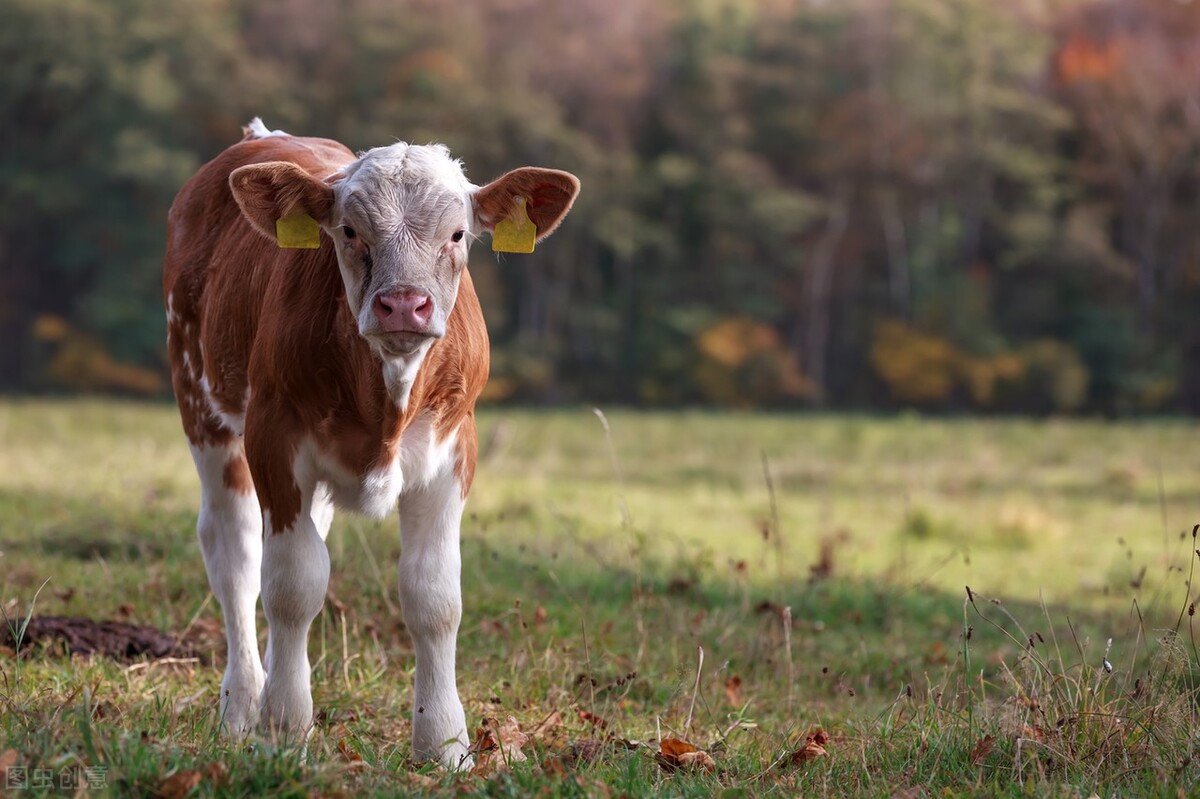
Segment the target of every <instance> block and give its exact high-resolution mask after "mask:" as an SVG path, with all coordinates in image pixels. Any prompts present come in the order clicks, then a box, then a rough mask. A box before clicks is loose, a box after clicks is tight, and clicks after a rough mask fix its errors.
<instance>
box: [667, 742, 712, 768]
mask: <svg viewBox="0 0 1200 799" xmlns="http://www.w3.org/2000/svg"><path fill="white" fill-rule="evenodd" d="M654 759H655V761H657V762H658V764H659V765H660V766H662V767H663V768H664V769H666V770H667V771H675V770H681V771H696V770H701V771H709V772H711V771H715V770H716V768H717V764H716V761H714V760H713V759H712V756H711V755H709V754H708V752H705V751H704V750H703V749H700V748H698V747H697V746H695V745H694V744H690V743H688V742H687V741H681V740H679V739H678V738H664V739H663V740H662V741H661V742H660V743H659V745H658V753H657V754H655V755H654Z"/></svg>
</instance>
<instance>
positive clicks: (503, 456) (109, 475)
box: [0, 400, 1200, 797]
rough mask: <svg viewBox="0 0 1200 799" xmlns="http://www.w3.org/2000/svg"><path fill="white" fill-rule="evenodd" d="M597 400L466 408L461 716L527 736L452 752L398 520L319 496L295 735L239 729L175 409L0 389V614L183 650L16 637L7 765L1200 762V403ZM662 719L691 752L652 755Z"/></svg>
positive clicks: (941, 778)
mask: <svg viewBox="0 0 1200 799" xmlns="http://www.w3.org/2000/svg"><path fill="white" fill-rule="evenodd" d="M607 422H608V424H609V427H610V428H611V435H608V434H606V432H605V429H604V427H603V426H602V424H601V420H600V419H599V418H598V417H597V416H596V415H595V414H594V413H593V412H592V411H591V410H590V409H578V410H555V411H549V412H540V411H538V412H535V411H509V410H488V411H485V412H483V413H482V414H481V416H480V424H481V442H482V453H481V459H480V467H479V471H478V474H477V478H476V483H475V488H474V490H473V492H472V496H471V500H470V503H469V504H468V508H467V516H466V518H465V519H464V524H463V587H464V605H465V608H464V619H463V626H462V632H461V634H460V638H459V684H460V691H461V693H462V696H463V700H464V703H465V704H466V706H467V715H468V720H469V722H468V723H469V724H470V725H471V727H472V729H474V728H477V727H480V726H483V719H484V718H486V717H491V718H495V719H498V720H499V722H501V723H502V722H504V721H505V720H506V719H507V718H508V717H510V716H511V717H512V718H513V719H514V720H515V723H516V724H518V725H519V726H520V728H521V729H522V730H523V731H524V732H525V733H528V734H529V736H530V738H529V740H528V741H527V742H525V743H524V744H523V745H522V746H521V748H520V755H524V756H525V757H526V759H524V760H522V761H520V762H515V761H517V760H518V759H519V756H520V755H518V756H517V757H513V758H511V759H512V761H514V762H511V763H504V762H501V761H502V759H501V758H499V757H497V756H496V755H489V756H486V757H484V758H481V759H485V760H489V759H490V760H492V761H493V763H494V768H493V769H492V771H491V772H490V773H488V774H471V775H448V774H444V773H441V772H439V771H437V770H435V769H432V768H431V767H429V766H427V765H426V766H422V765H414V764H413V763H411V762H410V760H409V757H408V726H409V725H408V717H409V715H410V713H411V710H412V709H411V706H410V701H411V680H412V654H411V646H410V643H409V640H408V638H407V635H406V633H405V631H404V627H403V623H402V621H401V617H400V611H399V608H398V607H397V599H396V591H395V586H394V573H395V562H396V559H397V557H398V553H399V535H398V532H397V528H396V522H395V521H394V520H391V521H386V522H374V521H368V520H364V519H361V518H357V517H352V516H349V515H345V514H343V515H339V517H338V518H337V519H336V520H335V522H334V528H333V531H332V533H331V535H330V538H329V546H330V551H331V554H332V559H333V564H334V565H333V577H332V580H331V585H330V592H329V599H328V601H327V603H326V607H325V611H324V612H323V613H322V614H321V616H320V617H319V618H318V620H317V622H316V623H315V625H314V629H313V635H312V638H311V641H310V653H311V659H312V661H313V663H314V680H313V684H314V703H315V705H316V707H317V708H318V721H317V726H316V728H315V729H314V731H313V734H312V736H311V738H310V740H309V741H308V747H307V753H304V752H302V751H300V750H298V749H297V748H295V747H286V746H277V745H274V744H273V743H272V742H269V741H264V740H258V741H253V742H251V743H250V744H249V745H232V744H229V743H227V742H225V741H223V740H222V739H221V738H220V737H219V736H218V734H217V728H218V725H217V719H216V712H215V710H216V706H217V691H218V687H219V683H220V676H221V668H222V666H223V650H224V641H223V639H222V636H221V633H220V611H219V608H217V607H216V604H215V602H214V601H213V600H212V599H211V597H210V596H209V593H208V588H207V584H206V581H205V577H204V570H203V565H202V563H201V560H200V557H199V552H198V548H197V545H196V543H195V534H194V525H195V516H196V510H197V507H198V483H197V480H196V477H195V475H194V473H193V471H192V466H191V461H190V458H189V457H188V454H187V448H186V446H185V443H184V441H183V438H182V434H181V433H180V430H179V423H178V419H177V417H176V414H175V411H174V409H173V408H172V407H169V406H165V405H142V404H131V403H118V402H108V401H57V402H29V401H13V400H9V401H4V402H0V603H3V608H4V611H5V615H6V616H7V618H8V625H9V626H10V627H12V628H14V629H15V630H17V631H19V629H20V627H21V625H22V623H23V622H24V620H25V618H26V617H27V615H28V614H29V613H30V611H31V608H32V612H33V613H34V614H35V615H39V616H40V615H70V616H86V617H89V618H94V619H116V620H123V621H129V622H134V623H138V624H144V625H151V626H154V627H157V628H159V629H161V630H164V631H167V632H170V633H172V634H176V635H179V636H180V637H181V638H182V639H183V640H184V641H186V642H187V643H188V645H189V646H190V647H192V648H193V649H194V651H195V653H196V655H197V657H196V658H176V659H174V660H165V661H164V660H159V661H147V660H144V659H143V660H140V661H137V662H132V663H130V662H117V661H115V660H111V659H107V658H102V657H93V658H83V657H79V656H75V657H64V656H63V654H62V653H61V651H59V650H58V649H56V648H55V647H46V646H42V647H29V648H24V649H21V650H20V651H19V653H18V652H17V651H15V648H14V647H13V646H11V643H13V642H11V641H10V646H8V647H6V648H5V649H3V650H0V703H2V707H3V720H2V721H0V770H3V769H4V768H6V767H7V768H8V772H7V773H6V775H5V776H6V778H7V777H9V776H11V775H12V774H14V773H17V772H15V771H14V769H18V770H20V769H23V770H24V771H23V772H20V773H22V774H24V776H25V778H27V780H28V781H27V782H25V783H22V786H23V787H17V788H14V789H12V790H11V791H10V794H11V795H22V796H23V795H27V794H28V795H34V794H37V793H64V792H65V793H70V792H72V791H73V790H74V789H64V788H60V787H58V786H57V783H56V784H55V786H54V787H49V788H48V787H46V786H45V785H44V784H43V785H42V787H40V788H38V787H35V786H33V785H32V784H31V782H32V779H33V777H34V776H36V775H41V776H42V777H44V776H45V775H48V774H53V775H54V779H55V780H58V779H60V778H61V775H62V774H64V773H65V774H68V775H69V777H70V779H80V778H83V777H91V778H92V779H93V784H94V787H93V788H92V789H90V790H88V791H85V792H87V793H89V795H91V794H97V795H99V794H102V793H105V792H107V793H109V794H115V795H139V796H144V795H151V794H157V795H160V796H183V795H200V796H203V795H263V794H272V795H296V796H306V795H326V796H351V795H355V794H374V793H383V794H392V795H408V794H411V793H413V792H417V791H420V792H428V793H435V794H442V795H446V796H451V795H454V796H457V795H463V794H467V795H476V794H479V795H494V796H527V795H533V794H537V795H545V796H607V795H612V796H618V795H623V794H624V795H631V796H639V795H648V794H657V793H662V794H666V795H675V796H712V795H721V796H743V795H745V796H751V795H754V796H757V795H779V796H796V795H805V796H818V795H863V796H904V797H916V796H953V795H964V796H965V795H1012V796H1018V795H1019V796H1025V795H1045V796H1080V797H1087V796H1091V795H1092V794H1099V795H1101V796H1116V795H1120V796H1130V795H1158V796H1176V795H1185V794H1188V793H1193V792H1195V791H1196V790H1197V780H1198V779H1200V751H1198V746H1200V741H1198V739H1197V735H1196V729H1197V717H1196V708H1195V700H1196V696H1197V694H1196V689H1197V686H1198V685H1200V671H1198V667H1197V657H1196V645H1195V642H1194V637H1193V635H1192V630H1191V624H1192V621H1193V619H1192V616H1191V615H1189V613H1188V605H1189V603H1190V601H1191V596H1190V595H1191V589H1190V586H1191V576H1192V568H1193V564H1194V561H1193V560H1192V558H1193V554H1192V553H1193V550H1194V549H1195V548H1196V546H1197V543H1196V541H1195V539H1194V537H1193V533H1192V529H1193V524H1195V523H1196V522H1200V425H1195V424H1194V423H1190V422H1186V421H1162V422H1157V421H1156V422H1133V423H1120V424H1115V423H1105V422H1097V421H1079V422H1068V421H1044V422H1032V421H970V420H957V419H954V420H941V419H938V420H931V419H923V418H919V417H900V418H890V419H874V418H866V417H843V416H783V415H727V414H713V413H701V412H687V413H675V414H671V413H653V414H642V413H630V412H614V413H610V414H608V416H607ZM968 585H969V586H970V587H971V589H972V592H971V594H970V596H969V595H968V592H967V591H966V590H965V586H968ZM35 598H36V602H35ZM1181 614H1182V623H1181V624H1180V623H1179V622H1180V617H1181ZM789 618H790V624H787V623H786V620H787V619H789ZM1177 626H1178V629H1179V631H1180V635H1179V636H1177V637H1175V636H1171V635H1170V634H1169V632H1168V631H1169V630H1171V629H1174V628H1176V627H1177ZM1109 639H1111V644H1109ZM701 648H702V650H703V656H702V658H701V654H700V651H701ZM817 730H823V731H824V733H826V734H827V735H828V740H827V741H826V740H825V737H824V735H822V736H818V737H817V738H816V740H810V739H811V738H812V737H813V736H814V734H815V732H816V731H817ZM501 737H502V739H503V738H504V736H501ZM672 738H673V739H679V740H684V741H687V742H690V743H692V744H694V745H695V746H697V747H699V748H701V749H703V750H705V751H706V752H707V753H708V755H709V756H711V758H712V760H711V763H712V765H713V768H712V769H711V770H708V769H706V768H703V767H702V764H703V763H704V762H708V761H705V760H704V759H703V758H700V761H701V765H697V764H696V762H695V758H693V759H691V760H690V761H689V762H690V763H691V765H686V764H685V765H682V766H679V764H678V763H676V762H675V761H673V760H672V759H671V757H670V756H662V755H660V756H659V757H658V758H657V759H656V756H655V755H656V753H657V752H659V749H660V746H661V743H660V742H661V741H663V740H665V739H672ZM822 742H824V743H823V746H821V743H822ZM806 743H807V748H806ZM667 748H668V750H669V748H670V747H669V746H668V747H667ZM817 749H823V751H824V752H825V753H826V754H825V755H824V756H815V757H810V756H811V755H814V754H815V752H816V750H817ZM664 760H665V761H667V762H666V763H664V762H661V761H664ZM685 760H687V758H685ZM672 766H677V767H675V768H672ZM11 787H12V786H10V788H11ZM18 791H20V792H21V793H19V794H18ZM189 792H190V793H189Z"/></svg>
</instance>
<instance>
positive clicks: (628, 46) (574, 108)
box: [0, 0, 1200, 413]
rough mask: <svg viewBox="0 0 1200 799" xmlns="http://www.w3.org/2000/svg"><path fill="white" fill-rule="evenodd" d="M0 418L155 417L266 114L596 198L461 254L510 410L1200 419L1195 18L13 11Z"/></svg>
mask: <svg viewBox="0 0 1200 799" xmlns="http://www.w3.org/2000/svg"><path fill="white" fill-rule="evenodd" d="M3 8H4V25H3V26H0V58H2V62H3V63H4V64H5V65H6V66H5V69H3V70H0V118H2V119H3V120H4V121H3V122H2V123H0V208H2V209H3V214H2V215H0V340H2V341H3V342H4V344H3V345H2V346H0V388H4V389H6V390H10V391H11V390H102V391H117V392H127V393H139V394H156V393H162V392H164V391H166V390H168V389H167V383H166V381H165V380H164V375H165V359H164V342H163V340H164V325H163V319H162V316H163V314H162V309H161V289H160V285H161V284H160V277H159V276H160V268H161V266H160V264H161V255H162V250H163V241H164V234H165V230H164V221H165V215H166V209H167V207H168V206H169V204H170V202H171V199H172V198H173V196H174V193H175V192H176V191H177V190H178V188H179V186H180V185H181V184H182V182H183V181H184V180H185V179H186V178H187V177H188V176H189V175H190V173H191V172H192V171H193V170H194V169H195V168H196V167H197V166H199V165H200V164H201V163H202V162H203V161H204V160H206V159H208V158H210V157H212V156H213V155H215V154H216V153H217V152H219V151H220V150H221V149H222V148H224V147H225V146H227V145H228V144H230V143H232V142H233V141H236V140H237V139H238V138H239V135H240V133H239V129H240V126H241V125H242V124H244V123H245V122H246V121H247V120H248V119H249V118H250V117H252V116H254V115H261V116H262V117H263V118H264V120H265V121H266V122H267V124H268V125H269V126H270V127H280V128H283V129H285V130H288V131H291V132H294V133H298V134H304V135H319V136H328V137H332V138H337V139H340V140H341V141H343V142H345V143H347V144H348V145H350V146H351V147H353V148H366V147H369V146H374V145H379V144H385V143H388V142H391V141H394V140H396V139H398V138H399V139H405V140H409V141H416V142H427V141H434V140H437V141H442V142H445V143H446V144H448V145H449V146H450V147H451V148H452V150H453V151H454V152H455V153H456V154H457V155H459V156H460V157H462V158H463V159H464V160H465V161H466V164H467V168H468V174H469V175H470V176H471V177H472V178H473V179H474V180H475V181H476V182H479V183H482V182H484V181H486V180H488V179H490V178H492V177H494V176H495V175H497V174H499V173H501V172H502V171H504V170H506V169H509V168H512V167H515V166H519V165H523V164H541V165H546V166H554V167H559V168H563V169H569V170H571V171H573V172H575V173H576V174H578V175H579V176H580V177H581V178H582V180H583V184H584V192H583V194H582V195H581V198H580V200H579V202H578V204H577V205H576V209H575V210H574V212H573V213H572V215H571V218H570V219H569V220H568V222H567V223H566V224H565V225H564V226H563V228H562V229H561V230H560V232H558V233H556V234H555V236H554V238H553V239H552V240H551V241H549V242H548V243H547V244H546V245H545V246H544V247H543V248H541V249H540V250H539V251H538V252H537V253H535V254H534V255H533V256H528V257H518V256H513V257H505V258H502V259H496V258H495V257H494V256H493V255H492V254H491V253H489V252H487V247H486V245H485V246H480V247H477V248H476V252H475V253H474V254H473V257H472V267H471V268H472V271H473V273H474V275H475V276H476V282H477V284H478V285H479V288H480V292H481V295H482V297H483V300H484V305H485V311H486V313H487V316H488V321H489V326H490V328H491V331H492V335H493V342H494V343H493V347H494V367H493V380H492V383H491V386H490V392H491V396H492V397H493V398H496V399H511V400H517V401H572V400H579V399H586V400H589V401H604V402H630V403H641V404H657V405H679V404H692V403H712V404H720V405H727V406H745V407H749V406H790V405H812V404H816V405H824V406H834V407H896V406H915V407H920V408H928V409H934V410H941V409H976V410H985V411H986V410H995V411H1003V412H1031V413H1049V412H1068V411H1086V412H1103V413H1123V412H1140V411H1180V410H1183V411H1187V412H1193V413H1194V412H1198V411H1200V316H1198V315H1197V313H1196V312H1195V309H1196V308H1197V307H1198V306H1197V302H1198V300H1200V214H1198V213H1197V212H1198V210H1200V209H1198V208H1197V205H1198V202H1200V196H1198V192H1197V186H1198V179H1200V3H1194V2H1183V1H1182V0H1058V2H1053V1H1052V0H1010V1H1009V2H1004V3H998V2H992V1H991V0H841V1H840V2H830V1H829V0H825V1H822V0H572V1H571V2H564V3H542V2H537V0H486V1H485V2H480V1H479V0H344V1H343V2H340V3H330V2H328V1H327V0H271V1H270V2H260V1H259V0H173V2H170V3H163V2H160V1H159V0H104V2H95V0H4V3H3Z"/></svg>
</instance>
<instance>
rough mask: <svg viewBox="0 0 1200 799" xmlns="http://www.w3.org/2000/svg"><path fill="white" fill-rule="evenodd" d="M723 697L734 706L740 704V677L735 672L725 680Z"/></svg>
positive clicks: (739, 705)
mask: <svg viewBox="0 0 1200 799" xmlns="http://www.w3.org/2000/svg"><path fill="white" fill-rule="evenodd" d="M725 698H726V699H728V700H729V704H731V705H733V706H734V707H741V705H742V678H741V677H739V676H737V675H736V674H735V675H733V676H732V677H730V678H729V679H728V680H726V681H725Z"/></svg>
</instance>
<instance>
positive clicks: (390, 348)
mask: <svg viewBox="0 0 1200 799" xmlns="http://www.w3.org/2000/svg"><path fill="white" fill-rule="evenodd" d="M370 338H371V340H372V342H373V343H374V344H375V347H376V349H378V350H379V352H380V354H381V355H384V356H385V357H393V358H396V357H404V356H408V355H412V354H413V353H415V352H416V351H417V350H419V349H420V348H421V346H422V345H423V344H425V343H426V342H428V341H433V340H435V339H438V338H441V336H438V335H436V334H434V333H416V332H412V331H408V330H403V331H397V332H394V333H385V332H382V331H380V332H378V333H372V334H371V335H370Z"/></svg>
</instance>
